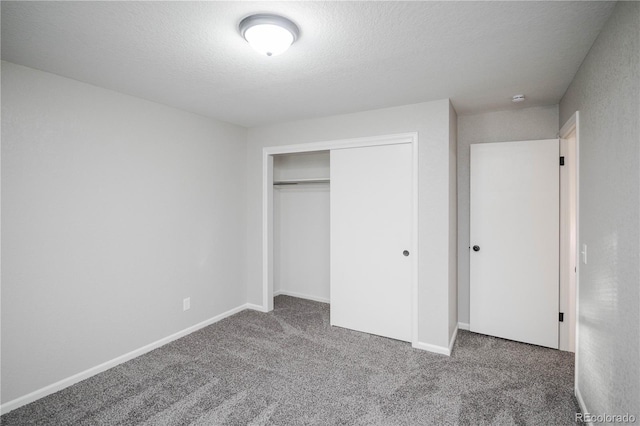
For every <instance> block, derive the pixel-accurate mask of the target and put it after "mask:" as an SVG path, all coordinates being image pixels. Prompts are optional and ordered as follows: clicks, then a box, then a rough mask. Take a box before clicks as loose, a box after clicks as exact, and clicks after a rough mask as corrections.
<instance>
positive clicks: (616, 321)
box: [560, 2, 640, 417]
mask: <svg viewBox="0 0 640 426" xmlns="http://www.w3.org/2000/svg"><path fill="white" fill-rule="evenodd" d="M639 52H640V3H636V2H619V3H618V5H617V6H616V8H615V10H614V11H613V13H612V15H611V17H610V18H609V21H608V22H607V23H606V25H605V27H604V29H603V30H602V32H601V33H600V35H599V36H598V38H597V40H596V41H595V43H594V45H593V47H592V48H591V51H590V52H589V54H588V55H587V57H586V59H585V60H584V62H583V64H582V66H581V67H580V70H579V71H578V73H577V74H576V76H575V78H574V80H573V82H572V83H571V85H570V86H569V89H568V90H567V92H566V93H565V95H564V97H563V98H562V101H561V102H560V123H561V124H563V123H565V122H566V121H567V120H568V119H569V118H570V117H571V115H572V114H573V113H574V112H575V111H580V127H579V158H580V163H579V168H580V170H579V217H580V220H579V245H580V246H581V245H582V244H587V246H588V250H587V252H588V259H587V261H588V263H587V264H586V265H585V264H582V263H578V268H579V280H580V282H579V289H578V300H579V312H578V347H577V352H576V357H577V372H578V382H577V384H578V391H579V393H580V395H581V396H582V398H583V400H584V403H585V406H586V409H587V411H588V412H590V413H593V414H601V413H604V412H606V413H609V414H618V413H620V414H624V413H631V414H634V415H635V416H636V417H638V416H640V342H639V339H640V315H639V309H640V308H639V306H640V285H639V282H640V270H639V264H640V262H639V253H640V247H639V238H640V232H639V226H640V223H639V214H638V210H639V208H640V194H639V193H638V187H639V184H640V172H639V170H640V132H639V124H638V123H639V122H640V106H639V104H640V83H639V82H640V71H639Z"/></svg>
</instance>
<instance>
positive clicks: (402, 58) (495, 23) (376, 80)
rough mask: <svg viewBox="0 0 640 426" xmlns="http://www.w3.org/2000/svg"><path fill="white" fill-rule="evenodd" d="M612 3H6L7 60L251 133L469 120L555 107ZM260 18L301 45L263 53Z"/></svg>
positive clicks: (4, 44) (4, 46)
mask: <svg viewBox="0 0 640 426" xmlns="http://www.w3.org/2000/svg"><path fill="white" fill-rule="evenodd" d="M614 5H615V3H613V2H549V1H542V2H306V1H305V2H244V1H236V2H154V1H142V2H94V1H87V2H8V1H2V3H1V13H2V27H1V28H2V59H3V60H7V61H10V62H14V63H17V64H22V65H26V66H29V67H33V68H37V69H41V70H44V71H49V72H52V73H56V74H59V75H62V76H66V77H70V78H74V79H76V80H80V81H84V82H87V83H91V84H94V85H97V86H102V87H105V88H109V89H113V90H116V91H119V92H123V93H127V94H130V95H134V96H138V97H141V98H145V99H149V100H153V101H156V102H160V103H164V104H168V105H172V106H175V107H178V108H182V109H185V110H188V111H193V112H196V113H199V114H203V115H206V116H211V117H215V118H218V119H221V120H224V121H229V122H232V123H236V124H239V125H243V126H255V125H262V124H269V123H276V122H283V121H289V120H296V119H302V118H309V117H317V116H326V115H332V114H340V113H348V112H355V111H362V110H368V109H375V108H382V107H389V106H395V105H404V104H410V103H416V102H423V101H430V100H436V99H442V98H447V97H448V98H451V100H452V102H453V105H454V107H455V108H456V110H457V111H458V113H459V114H465V113H474V112H480V111H487V110H498V109H508V108H517V107H526V106H535V105H551V104H557V103H558V102H559V100H560V98H561V97H562V95H563V94H564V91H565V90H566V89H567V87H568V85H569V83H570V82H571V80H572V78H573V76H574V75H575V73H576V71H577V70H578V67H579V66H580V63H581V62H582V60H583V59H584V57H585V56H586V54H587V52H588V50H589V48H590V47H591V45H592V43H593V41H594V40H595V38H596V36H597V35H598V33H599V31H600V29H601V28H602V26H603V24H604V22H605V21H606V19H607V17H608V16H609V14H610V12H611V10H612V8H613V6H614ZM256 12H271V13H277V14H281V15H283V16H286V17H288V18H289V19H291V20H293V21H294V22H296V23H297V24H298V26H299V27H300V30H301V34H300V38H299V39H298V41H297V42H296V43H295V44H294V45H293V46H292V47H291V48H290V49H289V50H288V51H287V52H285V53H284V54H282V55H280V56H277V57H266V56H264V57H263V56H259V55H258V54H257V53H255V52H254V51H253V50H252V49H251V48H250V47H249V46H248V45H247V44H246V42H245V41H244V40H243V39H242V38H241V37H240V35H239V34H238V31H237V25H238V23H239V22H240V20H241V19H242V18H244V17H245V16H247V15H249V14H253V13H256ZM520 93H524V94H525V95H526V96H527V101H526V102H523V103H521V104H517V105H516V104H513V103H512V102H511V101H510V99H511V96H512V95H515V94H520Z"/></svg>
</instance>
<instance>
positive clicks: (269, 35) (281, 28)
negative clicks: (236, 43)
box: [239, 14, 300, 56]
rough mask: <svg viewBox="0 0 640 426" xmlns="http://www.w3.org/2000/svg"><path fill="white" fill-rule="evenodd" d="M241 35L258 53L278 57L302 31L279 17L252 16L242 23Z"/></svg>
mask: <svg viewBox="0 0 640 426" xmlns="http://www.w3.org/2000/svg"><path fill="white" fill-rule="evenodd" d="M239 29H240V34H242V37H244V39H245V40H247V42H248V43H249V45H250V46H251V47H253V48H254V49H255V50H257V51H258V52H260V53H262V54H263V55H267V56H276V55H279V54H281V53H282V52H284V51H285V50H287V49H288V48H289V46H291V44H293V42H294V41H296V40H297V39H298V35H299V34H300V30H299V29H298V27H297V26H296V24H294V23H293V22H291V21H290V20H288V19H287V18H283V17H282V16H278V15H270V14H258V15H251V16H247V17H246V18H244V19H243V20H242V21H240V26H239Z"/></svg>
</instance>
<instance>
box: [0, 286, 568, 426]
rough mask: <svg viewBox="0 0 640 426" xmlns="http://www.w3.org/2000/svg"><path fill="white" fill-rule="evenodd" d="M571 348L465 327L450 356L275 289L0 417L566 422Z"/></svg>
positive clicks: (36, 420) (49, 420)
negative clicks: (258, 302) (342, 322)
mask: <svg viewBox="0 0 640 426" xmlns="http://www.w3.org/2000/svg"><path fill="white" fill-rule="evenodd" d="M577 409H578V408H577V404H576V401H575V398H574V397H573V354H571V353H567V352H560V351H556V350H552V349H545V348H541V347H537V346H532V345H526V344H522V343H516V342H511V341H507V340H502V339H498V338H493V337H488V336H483V335H479V334H475V333H470V332H466V331H460V332H459V333H458V339H457V341H456V344H455V347H454V350H453V354H452V356H451V357H447V356H443V355H436V354H432V353H429V352H425V351H421V350H417V349H412V348H411V345H410V344H408V343H404V342H399V341H396V340H391V339H386V338H383V337H378V336H372V335H368V334H364V333H358V332H355V331H351V330H346V329H341V328H336V327H331V326H330V325H329V305H328V304H324V303H318V302H312V301H307V300H303V299H296V298H293V297H288V296H278V297H276V299H275V309H274V310H273V312H270V313H268V314H264V313H259V312H255V311H243V312H240V313H238V314H236V315H234V316H232V317H229V318H226V319H224V320H222V321H220V322H218V323H216V324H213V325H211V326H209V327H206V328H204V329H201V330H199V331H197V332H195V333H193V334H190V335H189V336H186V337H184V338H182V339H179V340H176V341H174V342H172V343H170V344H168V345H165V346H163V347H161V348H159V349H156V350H154V351H152V352H150V353H148V354H146V355H143V356H141V357H139V358H136V359H134V360H131V361H129V362H127V363H124V364H121V365H119V366H117V367H115V368H113V369H111V370H108V371H106V372H104V373H101V374H99V375H97V376H94V377H91V378H89V379H87V380H85V381H83V382H80V383H78V384H76V385H74V386H71V387H69V388H67V389H64V390H62V391H60V392H58V393H55V394H53V395H50V396H48V397H46V398H43V399H41V400H38V401H36V402H34V403H31V404H29V405H27V406H24V407H22V408H19V409H17V410H14V411H12V412H10V413H8V414H5V415H4V416H2V417H1V424H2V425H6V426H9V425H133V424H144V425H385V426H389V425H403V426H405V425H445V424H463V425H502V424H530V425H561V424H574V421H573V419H574V415H575V413H576V410H577Z"/></svg>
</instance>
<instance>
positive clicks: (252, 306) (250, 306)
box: [244, 303, 268, 312]
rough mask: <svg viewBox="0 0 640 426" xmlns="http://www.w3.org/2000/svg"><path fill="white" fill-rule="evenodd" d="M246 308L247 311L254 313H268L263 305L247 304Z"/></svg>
mask: <svg viewBox="0 0 640 426" xmlns="http://www.w3.org/2000/svg"><path fill="white" fill-rule="evenodd" d="M244 306H245V308H246V309H251V310H252V311H258V312H268V311H267V309H266V308H265V307H264V306H262V305H256V304H253V303H247V304H246V305H244Z"/></svg>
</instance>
